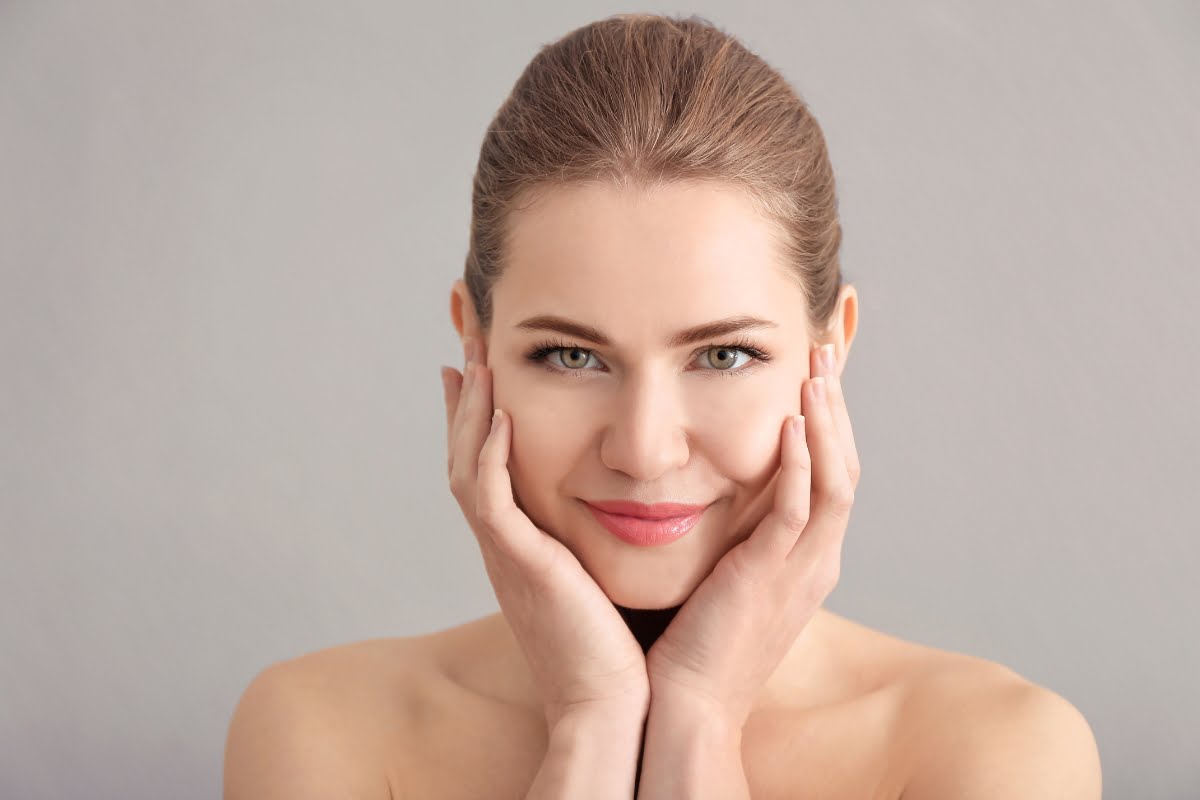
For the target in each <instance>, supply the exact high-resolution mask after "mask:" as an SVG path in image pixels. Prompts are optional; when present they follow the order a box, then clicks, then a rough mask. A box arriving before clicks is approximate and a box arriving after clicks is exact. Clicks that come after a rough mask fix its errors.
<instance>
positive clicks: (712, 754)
mask: <svg viewBox="0 0 1200 800" xmlns="http://www.w3.org/2000/svg"><path fill="white" fill-rule="evenodd" d="M637 797H638V800H708V798H711V799H712V800H750V786H749V784H748V783H747V781H746V773H745V770H744V768H743V767H742V731H741V728H740V727H737V726H735V725H732V724H728V723H726V722H724V721H723V718H722V717H721V716H720V715H718V714H717V713H715V712H713V711H711V710H709V709H706V708H705V707H703V706H701V705H699V704H697V703H695V702H693V701H690V700H684V699H682V698H678V699H677V698H673V697H671V696H669V695H661V696H660V695H655V697H654V699H653V700H652V702H651V704H650V716H649V718H648V720H647V723H646V755H645V762H644V764H643V766H642V779H641V783H640V784H639V786H638V794H637Z"/></svg>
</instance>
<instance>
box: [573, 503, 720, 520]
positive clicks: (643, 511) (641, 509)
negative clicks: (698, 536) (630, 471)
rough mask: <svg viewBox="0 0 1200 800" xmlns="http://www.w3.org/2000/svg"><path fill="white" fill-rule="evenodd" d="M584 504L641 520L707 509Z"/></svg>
mask: <svg viewBox="0 0 1200 800" xmlns="http://www.w3.org/2000/svg"><path fill="white" fill-rule="evenodd" d="M584 502H586V503H587V504H588V505H590V506H595V507H596V508H598V509H600V510H601V511H604V512H607V513H609V514H620V515H621V516H624V517H640V518H642V519H671V518H673V517H686V516H690V515H692V514H695V513H696V512H697V511H702V510H703V509H705V508H707V507H708V504H707V503H706V504H703V505H692V504H689V503H654V504H650V505H648V504H646V503H638V502H635V501H633V500H585V501H584Z"/></svg>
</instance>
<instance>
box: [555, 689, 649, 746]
mask: <svg viewBox="0 0 1200 800" xmlns="http://www.w3.org/2000/svg"><path fill="white" fill-rule="evenodd" d="M649 711H650V698H649V696H647V697H646V699H645V700H633V699H631V700H622V701H620V702H616V701H595V702H588V703H572V704H571V705H569V706H563V707H559V708H555V709H548V710H547V711H546V723H547V728H548V729H549V730H550V731H551V732H553V731H555V730H556V729H559V728H563V729H569V730H581V729H583V730H590V729H600V730H604V731H607V732H610V733H612V732H619V731H622V730H625V729H627V728H628V729H632V730H635V731H637V732H638V734H639V736H640V734H641V730H642V725H643V724H644V723H645V721H646V715H647V714H648V713H649Z"/></svg>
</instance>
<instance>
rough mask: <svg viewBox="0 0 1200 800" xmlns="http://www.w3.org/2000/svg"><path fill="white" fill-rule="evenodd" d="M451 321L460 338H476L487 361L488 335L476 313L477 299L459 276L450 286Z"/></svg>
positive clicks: (484, 359)
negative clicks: (473, 297) (475, 299)
mask: <svg viewBox="0 0 1200 800" xmlns="http://www.w3.org/2000/svg"><path fill="white" fill-rule="evenodd" d="M450 321H451V323H452V324H454V327H455V330H456V331H458V338H460V339H464V338H467V337H468V336H472V337H474V338H475V342H476V343H478V344H479V347H480V350H479V355H480V356H481V357H482V361H484V363H487V337H486V336H485V335H484V332H482V331H481V330H480V326H479V314H476V313H475V301H474V300H472V299H470V290H469V289H467V282H466V281H463V279H462V278H458V279H457V281H455V282H454V285H451V287H450Z"/></svg>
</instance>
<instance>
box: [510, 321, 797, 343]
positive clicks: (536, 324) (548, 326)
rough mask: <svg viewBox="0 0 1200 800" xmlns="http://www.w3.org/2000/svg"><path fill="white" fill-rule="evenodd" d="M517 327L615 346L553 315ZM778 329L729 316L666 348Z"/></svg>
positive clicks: (682, 333)
mask: <svg viewBox="0 0 1200 800" xmlns="http://www.w3.org/2000/svg"><path fill="white" fill-rule="evenodd" d="M514 327H516V328H518V329H520V330H526V331H556V332H558V333H561V334H564V335H567V336H573V337H575V338H577V339H586V340H587V341H589V342H593V343H595V344H598V345H600V346H602V347H608V346H610V345H611V344H612V340H611V339H609V338H608V337H607V336H605V335H604V332H603V331H601V330H599V329H598V328H593V327H592V326H591V325H584V324H582V323H579V322H575V321H573V320H569V319H566V318H565V317H558V316H555V315H553V314H539V315H538V316H536V317H530V318H529V319H527V320H525V321H524V322H519V323H517V324H516V325H515V326H514ZM777 327H779V326H778V325H776V324H775V323H774V322H771V321H770V320H766V319H759V318H758V317H749V316H745V315H742V316H737V317H726V318H724V319H718V320H713V321H712V322H706V323H704V324H702V325H696V326H695V327H692V328H688V329H686V330H682V331H679V332H678V333H676V334H674V335H673V336H671V338H670V339H668V340H667V346H668V347H683V346H684V345H688V344H695V343H697V342H703V341H706V340H708V339H715V338H717V337H720V336H728V335H729V334H731V333H736V332H737V331H742V330H749V329H755V328H777Z"/></svg>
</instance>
